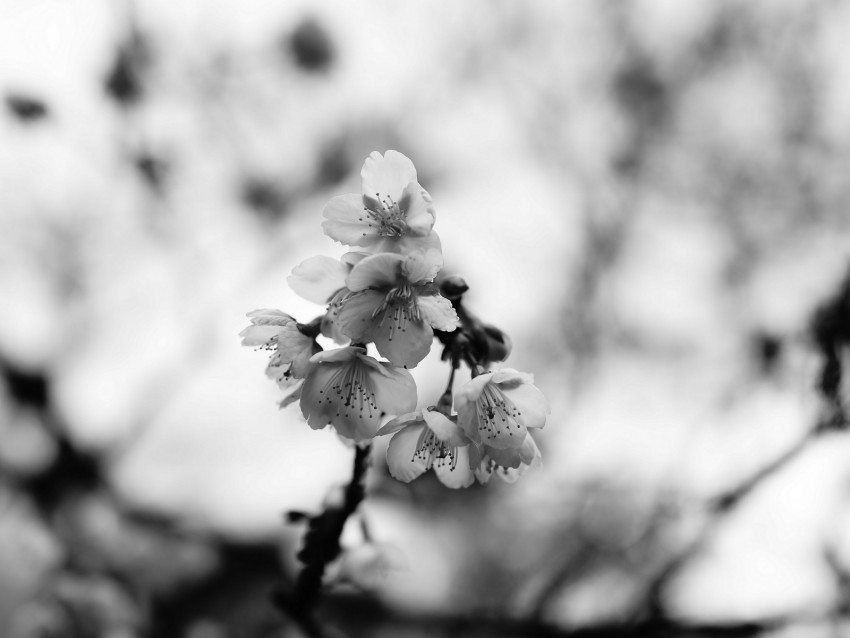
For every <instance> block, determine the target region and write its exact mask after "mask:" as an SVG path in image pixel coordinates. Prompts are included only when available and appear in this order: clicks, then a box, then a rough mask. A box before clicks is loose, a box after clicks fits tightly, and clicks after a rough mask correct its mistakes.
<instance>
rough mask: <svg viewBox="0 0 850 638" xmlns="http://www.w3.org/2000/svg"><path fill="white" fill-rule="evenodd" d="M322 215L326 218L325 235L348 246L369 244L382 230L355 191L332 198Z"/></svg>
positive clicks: (324, 223)
mask: <svg viewBox="0 0 850 638" xmlns="http://www.w3.org/2000/svg"><path fill="white" fill-rule="evenodd" d="M322 215H324V217H325V218H326V221H324V222H322V229H323V230H324V231H325V235H327V236H328V237H330V238H331V239H333V240H335V241H338V242H340V243H341V244H346V245H348V246H368V245H369V244H371V243H372V242H374V241H375V238H376V237H377V236H378V233H379V231H380V227H379V226H378V225H377V224H373V223H371V221H372V220H371V218H370V217H369V216H368V215H367V213H366V209H365V206H363V198H362V197H361V196H360V195H356V194H353V193H352V194H349V195H340V196H338V197H334V198H333V199H331V201H329V202H328V203H327V204H326V205H325V208H324V210H323V211H322Z"/></svg>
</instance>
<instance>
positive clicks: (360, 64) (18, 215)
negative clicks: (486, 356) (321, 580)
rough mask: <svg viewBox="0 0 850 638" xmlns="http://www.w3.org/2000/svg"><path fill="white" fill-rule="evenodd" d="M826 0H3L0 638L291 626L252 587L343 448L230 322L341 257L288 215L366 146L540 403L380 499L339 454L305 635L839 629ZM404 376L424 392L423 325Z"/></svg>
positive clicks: (848, 455) (831, 100)
mask: <svg viewBox="0 0 850 638" xmlns="http://www.w3.org/2000/svg"><path fill="white" fill-rule="evenodd" d="M848 24H850V3H847V2H842V1H836V0H823V1H820V0H769V1H768V0H762V1H758V0H755V1H744V0H736V1H724V0H721V1H709V0H695V1H691V2H688V3H683V2H678V1H677V0H633V1H628V2H618V3H607V2H592V1H591V0H578V1H571V2H557V1H556V0H535V1H533V2H528V3H522V4H520V3H512V2H508V1H506V0H505V1H502V0H496V1H494V0H469V1H467V2H464V3H457V2H451V1H449V0H439V1H435V0H432V1H430V2H425V1H424V0H409V1H407V2H391V1H390V0H373V1H371V2H359V3H349V2H343V1H341V0H333V1H332V0H321V1H319V2H307V1H306V0H296V1H290V2H274V1H272V0H250V1H248V0H240V1H238V2H237V1H236V0H216V1H214V2H201V1H200V0H180V1H179V2H174V1H166V0H144V1H141V0H137V1H135V2H133V1H132V0H121V1H114V0H76V1H75V2H63V1H61V0H0V100H2V103H0V108H2V112H0V372H2V374H0V635H3V636H9V637H11V638H30V637H47V636H51V637H64V636H71V637H89V636H93V637H94V636H96V637H101V636H103V637H109V638H119V637H120V638H125V637H126V638H131V637H136V636H139V637H143V636H156V637H160V636H161V637H170V636H175V637H180V636H188V637H190V638H229V637H254V636H290V635H293V636H295V635H299V634H298V632H297V631H296V630H295V629H294V628H293V627H292V626H290V624H289V623H288V621H287V619H286V618H283V617H281V616H279V615H278V614H277V613H276V612H275V611H274V609H273V608H272V606H271V605H270V603H269V601H268V592H269V589H270V588H271V587H272V585H274V584H275V583H278V582H281V581H283V582H287V581H291V580H292V578H293V576H294V574H296V573H297V569H298V564H297V561H296V560H295V558H294V554H295V551H296V550H297V547H298V544H299V541H300V538H301V535H302V533H303V531H304V530H303V526H299V525H297V524H289V523H286V522H285V521H284V513H285V512H288V511H293V510H296V511H304V512H308V513H316V512H319V511H321V509H322V504H323V502H324V501H325V499H326V497H327V495H328V493H329V491H331V490H332V489H333V488H334V487H335V486H338V485H341V484H344V483H345V482H346V481H347V480H348V478H349V476H350V471H351V468H350V463H351V456H352V451H351V450H350V449H348V448H347V447H346V446H345V445H343V444H342V443H341V442H340V440H339V439H338V438H337V437H336V436H334V435H333V433H331V432H327V431H321V432H314V431H311V430H310V429H309V428H308V427H307V426H306V425H305V424H304V422H303V420H302V419H301V417H300V414H299V410H298V409H297V407H292V408H290V409H288V410H282V411H281V410H278V408H277V401H278V400H279V398H280V394H279V391H278V389H277V387H276V386H275V384H274V383H273V382H271V381H269V380H268V379H266V378H265V376H264V374H263V369H264V367H265V364H266V356H265V354H264V353H262V352H254V351H252V350H251V349H249V348H242V347H240V345H239V338H238V336H237V335H238V333H239V331H240V330H241V329H242V328H243V327H245V326H246V325H247V319H246V318H245V313H246V312H248V311H251V310H254V309H256V308H280V309H282V310H284V311H285V312H288V313H290V314H293V315H295V316H296V317H298V318H299V320H302V321H308V320H309V319H311V318H312V317H313V316H315V315H316V314H318V313H319V312H320V311H321V309H320V308H318V307H316V306H313V305H312V304H310V303H309V302H306V301H303V300H301V299H300V298H298V297H297V296H296V295H295V294H294V293H293V292H291V291H290V290H289V289H288V287H287V286H286V281H285V278H286V276H287V275H288V274H289V272H290V271H291V269H292V268H293V267H294V266H295V265H297V264H298V263H299V262H301V261H303V260H304V259H306V258H308V257H310V256H312V255H315V254H328V255H332V256H338V255H341V254H342V252H343V251H344V249H343V247H342V246H340V245H338V244H335V243H334V242H332V241H331V240H330V239H329V238H327V237H325V236H324V235H323V234H322V231H321V227H320V223H321V220H322V218H321V210H322V207H323V205H324V203H325V202H326V201H327V200H328V199H329V198H331V197H332V196H335V195H339V194H343V193H348V192H357V191H359V188H360V182H359V171H360V167H361V165H362V162H363V160H364V159H365V157H366V156H367V155H368V154H369V153H370V152H371V151H374V150H378V151H381V152H383V151H385V150H387V149H396V150H399V151H401V152H402V153H404V154H406V155H407V156H409V157H410V158H411V159H412V160H413V162H414V164H415V165H416V167H417V169H418V173H419V181H420V183H421V184H422V185H423V186H424V187H425V188H426V189H428V191H429V192H430V193H431V195H432V197H433V199H434V203H435V207H436V211H437V223H436V226H435V230H436V231H437V232H438V233H439V234H440V236H441V238H442V241H443V247H444V255H445V260H446V267H445V269H444V272H447V273H449V272H451V273H457V274H460V275H462V276H463V277H464V278H465V279H466V280H467V282H468V283H469V285H470V288H471V290H470V292H469V293H468V294H467V297H466V299H467V303H468V305H469V306H470V307H471V308H472V309H473V310H474V311H475V312H477V313H478V314H479V315H481V316H482V318H484V319H485V320H486V321H488V322H491V323H494V324H496V325H498V326H499V327H501V328H502V329H504V330H505V331H506V332H507V333H508V334H509V335H510V337H511V338H512V340H513V343H514V351H513V355H512V356H511V358H510V359H509V361H508V365H510V366H512V367H515V368H518V369H520V370H525V371H529V372H533V373H534V375H535V379H536V383H537V385H538V386H539V387H540V388H541V389H542V390H543V391H544V392H545V394H546V395H547V396H548V398H549V400H550V403H551V406H552V415H551V418H550V420H549V422H548V425H547V427H546V428H545V429H544V430H542V431H541V432H540V433H539V436H537V437H536V438H537V441H538V443H539V445H540V447H541V449H542V451H543V457H544V463H543V466H542V467H540V468H536V469H533V470H531V471H529V472H528V473H527V474H526V475H525V476H524V477H523V478H522V479H521V481H520V482H519V483H517V484H515V485H505V484H502V483H500V482H498V481H493V482H492V483H491V484H490V485H489V486H486V487H483V488H482V487H473V488H470V489H467V490H464V491H460V492H454V491H450V490H448V489H446V488H443V487H442V486H441V485H440V484H439V483H437V482H436V481H435V480H434V479H433V477H432V476H430V475H428V476H425V477H422V478H420V479H418V480H417V481H416V482H414V483H412V484H410V485H404V484H401V483H398V482H396V481H394V480H393V479H391V478H390V477H389V475H388V473H387V470H386V465H385V463H384V461H383V450H382V449H380V447H381V444H378V446H376V447H377V448H378V449H376V451H375V460H374V467H373V469H372V471H371V475H370V479H369V496H368V498H367V500H366V502H365V504H364V505H363V507H362V508H361V512H360V515H359V516H358V517H357V518H356V519H353V520H352V521H350V524H349V526H348V528H347V529H346V532H345V534H344V537H343V542H344V545H345V548H346V550H345V553H344V555H343V557H342V559H341V560H340V561H339V562H338V564H336V565H335V566H334V573H333V574H332V580H333V582H334V586H333V588H332V589H331V591H330V593H329V594H328V596H327V597H326V599H325V602H324V603H323V605H324V611H323V614H324V617H325V618H326V619H327V621H328V622H329V623H330V624H331V625H334V626H336V627H337V628H338V629H340V630H342V631H343V632H344V634H345V635H351V636H375V635H379V636H432V635H433V636H442V635H447V636H448V635H451V636H501V635H512V636H524V635H528V636H546V635H552V636H558V635H652V632H653V631H655V630H659V631H661V630H663V631H666V632H667V633H665V634H664V635H668V636H669V635H673V636H679V635H681V636H710V635H741V636H746V635H752V636H756V635H770V636H776V635H781V636H798V635H799V636H821V635H823V636H841V635H844V634H843V633H842V632H843V631H850V623H848V619H850V615H848V614H850V441H848V439H847V434H846V433H844V432H842V430H843V429H844V427H845V425H846V419H845V418H844V415H843V397H844V395H845V392H844V388H843V387H842V384H841V370H842V363H843V359H842V357H843V351H844V350H846V347H845V346H846V344H847V339H846V337H847V335H846V334H845V332H847V331H848V328H847V326H850V288H848V285H847V283H846V281H845V275H846V272H847V269H848V263H850V216H848V215H847V210H846V206H847V202H848V197H850V172H848V169H847V167H848V161H850V121H849V120H848V113H850V40H848V39H847V35H846V33H847V29H846V25H848ZM843 282H844V283H843ZM842 304H843V305H842ZM842 339H844V341H842ZM414 372H415V376H416V379H417V382H418V384H419V388H420V397H421V399H422V401H423V402H425V403H433V401H434V400H435V399H436V398H437V397H438V396H439V393H440V392H441V390H442V387H443V386H444V384H445V380H446V378H447V369H446V368H445V365H444V364H442V363H441V362H440V361H439V348H437V347H435V348H434V349H433V351H432V353H431V355H430V357H429V358H428V359H427V360H426V361H425V362H423V363H422V364H421V365H420V366H419V367H418V368H417V369H416V370H415V371H414ZM383 445H384V447H385V445H386V444H385V442H384V443H383ZM659 628H661V629H659ZM594 632H595V633H594Z"/></svg>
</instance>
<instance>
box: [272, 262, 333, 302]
mask: <svg viewBox="0 0 850 638" xmlns="http://www.w3.org/2000/svg"><path fill="white" fill-rule="evenodd" d="M347 274H348V266H346V265H345V264H343V263H341V262H340V261H339V260H337V259H332V258H331V257H325V256H324V255H317V256H316V257H310V259H307V260H306V261H303V262H301V263H300V264H298V265H297V266H296V267H295V268H293V269H292V274H291V275H290V276H289V277H287V278H286V281H287V282H288V283H289V287H290V288H292V290H294V291H295V292H296V293H298V294H299V295H300V296H302V297H304V299H307V300H308V301H312V302H314V303H318V304H326V303H328V300H329V299H330V298H331V297H332V296H333V294H334V293H335V292H336V291H337V290H339V289H340V288H344V287H345V277H346V275H347Z"/></svg>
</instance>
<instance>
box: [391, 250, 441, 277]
mask: <svg viewBox="0 0 850 638" xmlns="http://www.w3.org/2000/svg"><path fill="white" fill-rule="evenodd" d="M442 267H443V253H442V252H440V251H439V250H434V249H430V250H417V251H416V252H413V253H410V254H409V255H407V257H406V258H405V260H404V263H403V264H402V265H401V274H402V275H404V277H405V278H406V279H407V280H408V281H411V282H413V283H421V282H426V281H434V277H436V276H437V273H438V272H440V269H441V268H442Z"/></svg>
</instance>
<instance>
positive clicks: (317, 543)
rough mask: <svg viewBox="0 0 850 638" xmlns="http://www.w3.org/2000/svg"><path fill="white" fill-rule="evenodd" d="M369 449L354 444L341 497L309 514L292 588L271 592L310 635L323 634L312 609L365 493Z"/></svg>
mask: <svg viewBox="0 0 850 638" xmlns="http://www.w3.org/2000/svg"><path fill="white" fill-rule="evenodd" d="M371 451H372V445H371V444H369V443H367V444H363V445H359V446H357V447H356V448H355V453H354V463H353V469H352V474H351V480H350V481H349V483H348V485H346V487H345V490H344V491H343V494H342V499H341V501H339V502H336V503H331V504H330V505H328V506H327V508H326V509H325V511H323V512H322V513H321V514H318V515H317V516H312V517H308V528H307V533H306V534H305V536H304V544H303V546H302V547H301V550H300V551H299V552H298V559H299V560H300V561H301V562H302V563H303V564H304V567H303V569H302V570H301V572H300V573H299V574H298V577H297V579H296V581H295V587H294V590H293V591H292V592H291V593H285V592H284V591H283V590H281V589H278V590H277V591H276V592H275V593H274V595H273V599H274V602H275V605H276V606H277V607H278V609H280V611H282V612H283V613H285V614H286V615H287V616H289V617H290V618H292V619H293V620H295V621H296V622H297V623H298V624H299V625H300V626H301V628H302V629H304V630H305V632H306V633H307V634H308V635H310V636H316V637H318V636H324V635H326V633H325V632H324V631H323V630H322V628H321V627H320V626H319V625H318V623H317V622H316V619H315V617H314V615H313V609H314V607H315V605H316V603H317V601H318V598H319V594H320V592H321V589H322V579H323V578H324V574H325V569H326V568H327V566H328V564H330V563H331V562H332V561H333V560H335V559H336V558H337V557H338V556H339V554H340V552H341V551H342V548H341V546H340V537H341V536H342V531H343V528H344V527H345V523H346V522H347V521H348V519H349V518H350V517H351V515H352V514H354V512H355V511H356V510H357V508H358V506H359V505H360V503H361V502H362V501H363V499H364V498H365V497H366V484H365V479H366V472H367V470H368V469H369V465H370V454H371Z"/></svg>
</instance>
